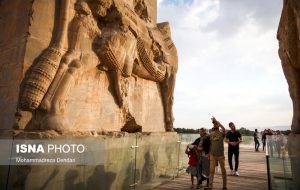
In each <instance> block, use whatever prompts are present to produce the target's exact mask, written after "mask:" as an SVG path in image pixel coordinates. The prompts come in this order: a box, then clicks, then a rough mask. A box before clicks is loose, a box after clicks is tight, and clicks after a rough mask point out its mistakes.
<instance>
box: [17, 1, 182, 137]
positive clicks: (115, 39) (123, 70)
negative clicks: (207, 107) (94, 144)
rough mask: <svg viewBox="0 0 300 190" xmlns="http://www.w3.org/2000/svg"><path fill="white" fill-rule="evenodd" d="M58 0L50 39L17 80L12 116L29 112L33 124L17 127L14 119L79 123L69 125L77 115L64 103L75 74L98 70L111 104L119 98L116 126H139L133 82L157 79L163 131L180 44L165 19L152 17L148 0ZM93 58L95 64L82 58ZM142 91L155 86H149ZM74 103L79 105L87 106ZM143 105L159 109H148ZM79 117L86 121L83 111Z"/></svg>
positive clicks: (46, 124)
mask: <svg viewBox="0 0 300 190" xmlns="http://www.w3.org/2000/svg"><path fill="white" fill-rule="evenodd" d="M58 2H60V5H59V6H58V7H59V9H60V11H59V16H58V19H57V23H55V28H56V30H55V33H53V37H52V41H51V43H50V45H49V46H48V48H46V49H45V50H44V51H43V52H42V53H41V54H40V56H39V57H38V58H37V59H36V61H35V63H34V64H32V66H31V68H30V69H29V70H28V71H27V74H26V76H25V78H24V79H23V81H22V84H21V91H20V95H19V106H18V111H17V113H18V114H17V116H18V117H20V116H21V117H22V112H24V111H30V112H33V114H34V115H35V117H34V119H35V121H34V122H33V123H35V125H33V124H32V123H31V124H26V126H21V123H22V122H20V121H21V120H22V119H20V118H18V121H17V127H19V128H31V129H41V130H51V129H53V130H57V131H69V130H78V129H76V128H73V127H72V124H71V123H70V121H71V120H73V119H74V118H72V117H71V115H70V114H69V115H68V114H66V111H65V110H66V109H68V106H69V105H68V104H69V103H68V102H69V100H72V98H73V97H72V96H73V94H74V89H75V88H76V85H77V84H78V83H79V82H78V81H80V80H81V79H82V78H85V76H86V78H88V75H90V73H95V72H96V73H98V74H99V73H104V74H105V75H107V77H108V80H109V83H110V84H109V85H110V86H112V87H111V88H109V89H106V90H109V91H110V90H111V91H112V92H111V94H112V96H113V97H114V99H115V104H116V105H118V109H119V112H120V115H121V118H120V120H122V122H123V125H122V127H121V128H120V129H119V130H124V131H129V132H135V131H141V130H143V126H142V125H141V124H140V123H139V122H138V121H137V118H136V117H135V114H133V110H134V109H135V108H134V106H133V104H134V102H132V101H134V100H135V99H134V97H133V98H132V97H131V96H132V89H133V87H132V85H133V84H132V83H133V82H134V81H135V80H146V81H153V82H155V83H156V84H157V85H158V91H157V92H159V94H156V96H157V95H158V96H159V97H157V98H158V99H160V100H161V101H162V105H163V113H164V114H163V116H162V117H163V118H164V121H165V122H164V123H165V124H164V125H165V130H166V131H172V130H173V121H174V118H173V112H172V106H173V93H174V86H175V78H176V73H177V67H178V65H177V64H178V58H177V51H176V48H175V46H174V44H173V42H172V40H171V33H170V27H169V24H168V23H159V24H156V21H155V20H153V18H156V16H153V15H151V14H153V5H150V4H149V2H148V1H145V0H132V1H123V0H77V1H76V2H73V1H72V0H61V1H58ZM155 9H156V8H155ZM151 10H152V11H151ZM72 11H73V14H71V12H72ZM95 57H96V58H97V59H98V61H97V64H91V62H89V61H87V60H89V59H93V60H94V59H95ZM93 63H95V61H94V62H93ZM98 74H97V75H98ZM134 78H135V80H133V79H134ZM152 86H153V85H152ZM102 90H103V89H102ZM146 90H149V91H150V92H147V93H149V94H151V93H152V92H151V90H152V89H146ZM152 94H153V93H152ZM80 96H85V92H81V94H80ZM135 96H137V95H135ZM93 98H95V97H91V99H93ZM74 101H75V102H76V100H73V102H74ZM139 104H144V103H143V102H139ZM76 106H77V108H78V109H81V107H82V106H84V105H80V104H77V105H76ZM102 106H106V105H102ZM109 106H111V105H109ZM143 109H144V110H143ZM141 111H145V112H149V111H151V112H156V110H147V109H145V108H142V110H141ZM139 112H140V111H139ZM151 114H154V115H155V113H151ZM76 117H79V118H80V117H82V120H85V118H83V117H84V116H80V115H77V116H76ZM77 119H78V118H77ZM93 119H95V118H93ZM96 119H97V118H96ZM154 119H155V118H154ZM29 125H30V127H28V126H29ZM112 125H113V122H112ZM80 130H84V129H80ZM87 130H88V129H87ZM112 130H115V128H114V129H112ZM148 131H149V130H148ZM150 131H151V130H150Z"/></svg>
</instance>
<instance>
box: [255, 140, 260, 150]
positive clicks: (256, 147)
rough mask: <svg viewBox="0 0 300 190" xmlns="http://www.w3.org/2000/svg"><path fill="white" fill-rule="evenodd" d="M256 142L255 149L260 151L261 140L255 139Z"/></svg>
mask: <svg viewBox="0 0 300 190" xmlns="http://www.w3.org/2000/svg"><path fill="white" fill-rule="evenodd" d="M254 142H255V151H258V148H259V141H258V140H254Z"/></svg>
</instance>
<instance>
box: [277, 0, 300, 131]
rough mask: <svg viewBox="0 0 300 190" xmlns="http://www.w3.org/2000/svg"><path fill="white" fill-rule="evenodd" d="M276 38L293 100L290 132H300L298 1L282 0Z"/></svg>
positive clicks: (299, 2) (299, 12)
mask: <svg viewBox="0 0 300 190" xmlns="http://www.w3.org/2000/svg"><path fill="white" fill-rule="evenodd" d="M277 38H278V40H279V51H278V52H279V56H280V59H281V63H282V68H283V71H284V74H285V77H286V79H287V82H288V85H289V92H290V96H291V99H292V101H293V121H292V132H294V133H300V1H298V0H284V5H283V10H282V15H281V19H280V24H279V28H278V34H277Z"/></svg>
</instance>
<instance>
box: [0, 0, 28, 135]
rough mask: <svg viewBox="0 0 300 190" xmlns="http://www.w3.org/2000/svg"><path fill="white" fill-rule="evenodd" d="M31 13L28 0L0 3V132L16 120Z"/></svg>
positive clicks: (5, 0) (4, 0)
mask: <svg viewBox="0 0 300 190" xmlns="http://www.w3.org/2000/svg"><path fill="white" fill-rule="evenodd" d="M30 13H31V0H15V1H10V0H3V1H0V26H1V27H0V33H1V35H0V110H1V117H0V130H4V129H11V128H12V126H13V123H14V121H15V119H14V114H15V112H16V107H17V101H18V94H19V85H20V83H21V80H22V78H23V73H24V67H25V65H24V54H25V47H26V40H27V36H28V28H29V21H30Z"/></svg>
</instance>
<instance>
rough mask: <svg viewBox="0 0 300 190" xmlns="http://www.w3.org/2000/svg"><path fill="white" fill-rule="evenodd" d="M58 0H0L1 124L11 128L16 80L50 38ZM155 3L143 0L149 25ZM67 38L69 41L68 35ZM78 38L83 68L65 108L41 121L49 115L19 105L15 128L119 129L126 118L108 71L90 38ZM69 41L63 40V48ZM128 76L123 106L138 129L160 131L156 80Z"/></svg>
mask: <svg viewBox="0 0 300 190" xmlns="http://www.w3.org/2000/svg"><path fill="white" fill-rule="evenodd" d="M59 2H60V1H58V0H56V1H54V0H38V1H31V0H27V1H21V0H17V1H9V0H4V1H1V12H0V14H1V15H0V16H1V24H2V25H3V26H4V27H1V28H0V30H1V34H2V35H1V39H0V57H1V59H0V62H1V63H0V65H1V67H0V72H1V75H0V84H1V86H0V96H1V99H0V101H1V102H0V106H1V107H0V108H1V110H2V112H1V117H0V126H1V127H0V129H12V127H13V126H14V124H15V120H16V119H15V113H16V109H17V104H18V97H19V91H20V85H21V81H22V79H23V78H24V77H25V76H26V75H27V74H28V73H29V72H30V67H31V66H32V65H33V64H35V63H36V62H37V60H38V59H39V56H40V55H41V53H42V52H43V51H44V50H45V49H46V48H47V47H48V46H49V44H51V42H53V40H54V39H53V38H54V37H55V33H56V32H57V31H56V24H57V23H56V22H58V17H59V14H60V13H59ZM70 2H71V3H70V6H69V8H68V9H69V21H70V20H71V19H72V18H73V17H74V14H75V10H74V3H75V2H76V0H70ZM156 3H157V2H156V0H155V1H150V2H147V5H148V10H149V17H150V18H151V20H152V21H151V22H152V24H151V25H153V26H154V25H156ZM12 10H13V11H12ZM68 26H69V28H68V33H72V31H73V29H72V27H71V24H69V25H68ZM68 39H69V41H70V40H71V36H68ZM82 41H83V42H84V43H81V44H80V49H81V61H82V65H84V68H83V69H82V70H81V73H80V75H79V76H78V78H77V79H76V80H75V85H74V87H73V88H71V89H70V92H69V94H68V100H67V101H66V102H65V104H66V107H65V110H64V114H63V115H59V116H57V118H58V119H54V121H51V122H48V123H47V126H44V123H43V122H44V121H46V120H47V119H48V118H47V116H46V117H45V114H43V112H42V111H34V112H33V113H31V112H29V111H21V112H19V113H18V114H20V115H21V116H20V115H17V116H18V117H21V119H20V121H19V122H18V127H19V129H29V130H30V129H47V128H49V125H58V126H59V125H68V128H69V129H71V130H79V131H80V130H81V131H84V130H96V131H102V130H103V131H120V130H121V129H122V128H123V127H124V126H125V125H126V124H127V123H126V120H128V118H127V116H124V113H123V112H124V111H122V109H120V107H119V105H118V103H117V100H116V94H115V88H114V84H113V82H112V81H113V80H114V79H112V77H111V76H110V73H109V72H107V71H101V70H99V69H98V68H97V66H98V65H99V64H100V62H99V58H98V56H97V55H96V54H95V52H94V51H93V47H92V43H93V41H92V39H90V38H89V37H88V36H86V37H84V40H82ZM68 43H70V42H68ZM68 43H65V44H64V51H67V48H68V46H69V45H68ZM128 81H129V82H128V108H129V111H130V115H131V116H132V117H133V118H134V125H137V126H140V127H141V130H142V131H149V132H150V131H151V132H162V131H165V130H166V129H165V126H166V123H165V112H164V105H163V98H162V92H161V86H160V85H159V83H157V82H154V81H151V80H146V79H142V78H140V77H135V76H131V77H129V78H128ZM32 114H33V115H32ZM17 119H19V118H17ZM52 120H53V119H52ZM58 120H59V121H58ZM55 122H58V123H55ZM129 128H130V127H129Z"/></svg>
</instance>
